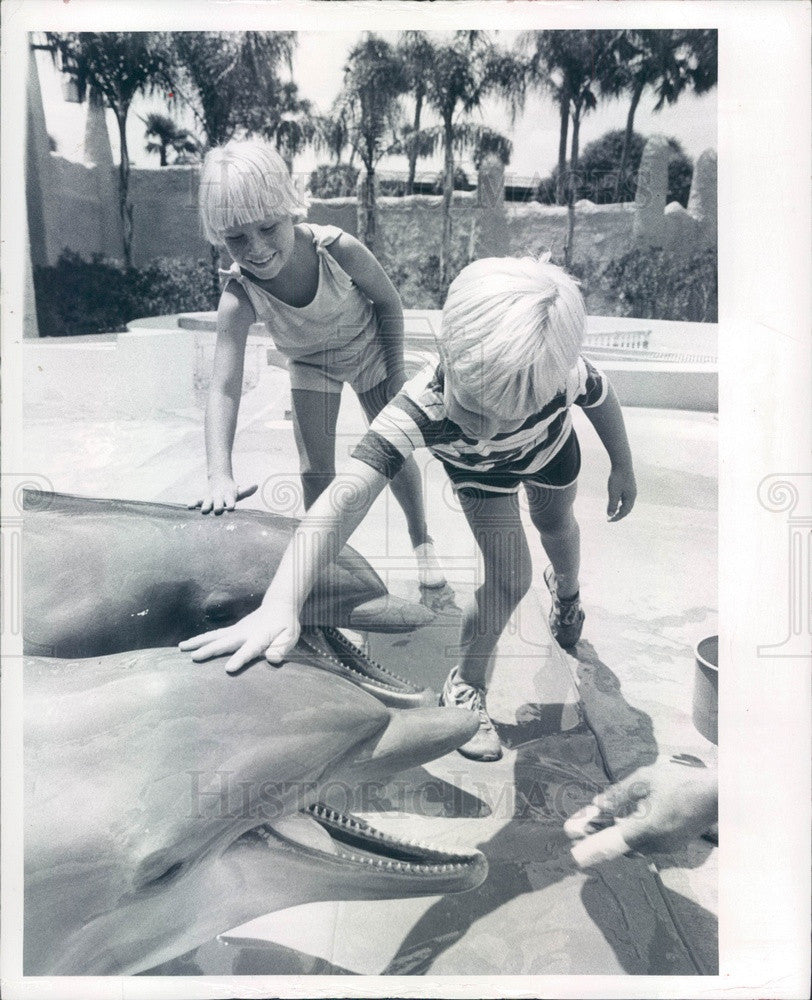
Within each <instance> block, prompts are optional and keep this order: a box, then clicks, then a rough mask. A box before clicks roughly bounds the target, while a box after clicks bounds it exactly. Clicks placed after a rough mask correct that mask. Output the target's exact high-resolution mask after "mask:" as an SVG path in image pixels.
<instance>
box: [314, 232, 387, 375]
mask: <svg viewBox="0 0 812 1000" xmlns="http://www.w3.org/2000/svg"><path fill="white" fill-rule="evenodd" d="M329 249H330V253H331V254H332V255H333V257H334V258H335V259H336V260H337V261H338V263H339V264H340V265H341V267H342V268H343V269H344V270H345V271H346V272H347V274H348V275H349V276H350V277H351V278H352V280H353V281H354V282H355V284H356V285H357V286H358V288H359V289H360V290H361V291H362V292H363V293H364V295H366V297H367V298H368V299H369V300H370V301H371V302H372V305H373V306H374V308H375V312H376V314H377V316H378V328H379V330H380V335H381V339H382V341H383V345H384V351H385V354H386V374H387V377H388V378H389V379H395V380H398V379H399V380H400V382H402V381H403V377H404V376H405V368H404V364H403V305H402V303H401V301H400V296H399V295H398V293H397V289H396V288H395V286H394V285H393V284H392V282H391V281H390V280H389V278H388V277H387V275H386V272H385V271H384V269H383V268H382V267H381V265H380V264H379V263H378V261H377V260H376V259H375V257H374V256H373V255H372V254H371V253H370V251H369V250H367V248H366V247H365V246H364V244H363V243H361V242H359V241H358V240H357V239H355V237H353V236H350V235H349V234H347V233H343V234H342V235H341V236H340V237H339V238H338V239H337V240H335V241H334V242H333V243H331V244H330V248H329ZM396 388H398V389H399V388H400V385H399V384H398V385H397V386H396Z"/></svg>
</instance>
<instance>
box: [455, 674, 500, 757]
mask: <svg viewBox="0 0 812 1000" xmlns="http://www.w3.org/2000/svg"><path fill="white" fill-rule="evenodd" d="M440 704H441V705H449V706H455V707H457V708H467V709H469V711H471V712H478V713H479V731H478V732H477V733H476V735H475V736H473V737H472V738H471V739H470V740H468V742H467V743H464V744H463V745H462V746H461V747H458V748H457V749H458V751H459V753H461V754H462V755H463V757H470V758H471V760H499V758H500V757H501V756H502V744H501V743H500V742H499V737H498V736H497V734H496V730H495V729H494V728H493V722H491V717H490V716H489V715H488V710H487V708H486V707H485V689H484V688H479V687H474V685H473V684H468V683H467V682H466V681H464V680H461V679H460V676H459V667H454V669H453V670H452V671H451V673H450V674H449V675H448V677H447V678H446V682H445V684H444V685H443V693H442V694H441V695H440Z"/></svg>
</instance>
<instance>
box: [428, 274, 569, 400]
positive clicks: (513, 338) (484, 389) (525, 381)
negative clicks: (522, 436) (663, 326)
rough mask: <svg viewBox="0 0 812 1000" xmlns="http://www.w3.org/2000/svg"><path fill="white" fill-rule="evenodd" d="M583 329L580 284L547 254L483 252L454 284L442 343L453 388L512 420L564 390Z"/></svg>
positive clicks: (448, 302)
mask: <svg viewBox="0 0 812 1000" xmlns="http://www.w3.org/2000/svg"><path fill="white" fill-rule="evenodd" d="M585 330H586V308H585V306H584V300H583V296H582V295H581V292H580V291H579V289H578V284H577V282H576V281H575V279H574V278H572V277H570V275H568V274H567V273H566V271H563V270H562V269H561V268H560V267H556V265H555V264H551V263H550V262H549V260H548V259H547V257H544V258H540V259H535V258H533V257H521V258H516V257H485V258H483V259H481V260H476V261H474V262H473V263H472V264H469V265H468V266H467V267H466V268H464V269H463V270H462V271H461V272H460V274H459V275H458V276H457V278H456V279H455V280H454V281H453V282H452V283H451V287H450V288H449V290H448V297H447V298H446V301H445V306H444V307H443V325H442V332H441V334H440V341H441V349H442V354H443V360H444V362H445V364H446V368H447V370H448V372H449V373H450V375H451V380H452V386H453V383H454V382H456V383H457V384H458V385H460V386H463V387H465V389H466V391H467V394H468V395H469V396H470V395H473V396H475V398H477V399H479V400H481V402H482V404H483V407H484V408H486V409H487V410H489V411H491V412H493V413H496V414H498V415H500V416H503V417H505V418H511V417H522V416H527V415H529V414H530V413H533V412H535V411H536V410H539V409H540V408H541V407H543V406H544V405H545V404H546V403H548V402H549V401H550V400H551V399H552V398H553V397H554V396H555V395H556V394H557V393H558V392H560V391H561V390H562V389H563V388H564V386H565V384H566V380H567V375H568V374H569V372H570V370H571V369H572V368H573V366H574V365H575V363H576V361H577V359H578V355H579V353H580V351H581V344H582V343H583V338H584V332H585Z"/></svg>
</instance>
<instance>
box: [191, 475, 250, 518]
mask: <svg viewBox="0 0 812 1000" xmlns="http://www.w3.org/2000/svg"><path fill="white" fill-rule="evenodd" d="M258 488H259V487H258V486H257V485H256V484H254V485H252V486H247V487H246V488H245V489H240V487H239V486H238V485H237V484H236V483H235V482H234V480H233V479H232V478H231V476H214V477H213V478H212V479H210V480H209V486H208V489H207V491H206V495H205V496H204V497H203V498H202V499H200V500H195V501H194V503H189V504H187V505H186V506H187V509H188V510H195V509H197V508H199V509H200V513H201V514H210V513H211V512H212V511H214V513H215V514H222V513H223V511H224V510H234V507H235V505H236V504H237V503H238V502H239V501H240V500H246V499H247V498H248V497H250V496H253V495H254V494H255V493H256V491H257V489H258Z"/></svg>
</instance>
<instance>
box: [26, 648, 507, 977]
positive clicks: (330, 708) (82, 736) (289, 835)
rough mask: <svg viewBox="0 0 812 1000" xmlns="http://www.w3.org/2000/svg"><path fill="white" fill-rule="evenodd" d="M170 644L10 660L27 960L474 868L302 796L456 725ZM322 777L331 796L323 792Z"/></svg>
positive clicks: (474, 854) (385, 893)
mask: <svg viewBox="0 0 812 1000" xmlns="http://www.w3.org/2000/svg"><path fill="white" fill-rule="evenodd" d="M223 662H224V658H220V659H218V660H212V661H210V662H207V663H203V664H197V663H193V662H192V661H191V660H190V659H189V657H188V656H186V655H184V654H182V653H180V652H179V651H178V650H176V649H173V648H170V649H160V648H159V649H144V650H139V651H135V652H127V653H116V654H111V655H106V656H94V657H92V658H86V659H56V658H47V657H27V658H25V659H24V665H23V689H24V754H25V758H24V759H25V770H24V785H25V808H24V819H25V906H24V913H25V925H24V940H23V946H24V970H25V974H26V975H32V976H39V975H129V974H135V973H137V972H141V971H144V970H147V969H150V968H152V967H154V966H156V965H158V964H160V963H162V962H165V961H168V960H170V959H171V958H173V957H176V956H178V955H180V954H183V953H185V952H187V951H189V950H190V949H192V948H195V947H198V946H200V945H201V944H203V943H205V942H206V941H209V940H211V939H212V938H213V937H215V936H216V935H217V934H220V933H223V932H225V931H226V930H229V929H230V928H232V927H235V926H238V925H239V924H241V923H244V922H245V921H247V920H251V919H253V918H254V917H257V916H260V915H262V914H264V913H269V912H271V911H273V910H277V909H281V908H284V907H288V906H292V905H296V904H299V903H305V902H312V901H316V900H328V899H383V898H392V897H394V898H401V897H411V896H422V895H437V894H443V893H448V892H458V891H463V890H467V889H472V888H476V887H477V886H479V885H480V884H481V883H482V882H483V881H484V879H485V876H486V874H487V862H486V861H485V858H484V857H483V855H482V854H480V853H479V852H478V851H476V850H469V851H461V852H458V853H451V852H449V851H447V850H439V849H435V848H432V847H431V846H429V845H420V844H415V843H406V842H402V841H399V840H397V839H395V838H393V837H390V836H388V835H384V834H383V833H380V832H379V831H377V830H375V829H374V828H373V827H371V826H370V825H369V824H367V823H365V822H364V821H362V820H360V819H357V818H356V817H353V816H351V815H342V814H341V813H339V812H337V811H336V810H335V809H331V808H328V807H327V806H326V805H323V804H320V793H321V792H324V791H328V792H329V791H330V789H332V790H333V792H334V791H335V788H336V787H344V788H346V790H347V793H348V797H349V795H350V794H351V793H352V792H353V791H357V790H358V788H359V787H362V786H363V783H364V782H365V781H371V780H376V781H380V780H386V779H387V778H388V777H389V776H391V775H392V774H394V773H396V772H397V771H399V770H402V769H406V768H410V767H414V766H416V765H419V764H422V763H425V762H426V761H428V760H432V759H434V758H436V757H439V756H442V755H443V754H445V753H448V752H450V751H451V750H452V749H454V748H456V747H458V746H460V745H462V744H463V743H464V742H466V741H467V740H468V739H470V737H471V736H472V735H473V731H474V730H475V729H476V724H477V719H476V717H475V715H474V714H473V713H471V712H467V711H462V710H455V709H448V708H431V709H429V708H415V709H412V710H410V711H409V712H391V711H389V709H387V708H386V707H385V706H384V705H383V704H382V703H381V702H380V701H379V700H378V699H377V698H375V697H373V696H372V695H370V694H368V693H367V692H366V691H364V690H363V689H362V688H361V687H359V686H358V685H357V684H353V683H350V682H349V681H347V680H346V679H345V678H343V677H340V676H338V675H337V674H336V673H333V672H331V670H330V669H314V668H313V666H312V665H308V664H305V663H300V662H295V661H291V662H287V663H285V664H284V665H283V666H282V667H279V668H272V667H270V666H268V665H267V664H264V663H262V664H257V665H254V666H252V667H251V668H250V669H248V670H247V671H245V672H244V673H243V674H241V675H240V676H239V677H230V676H228V675H227V674H226V673H225V671H224V669H223ZM334 800H335V796H333V801H334Z"/></svg>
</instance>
